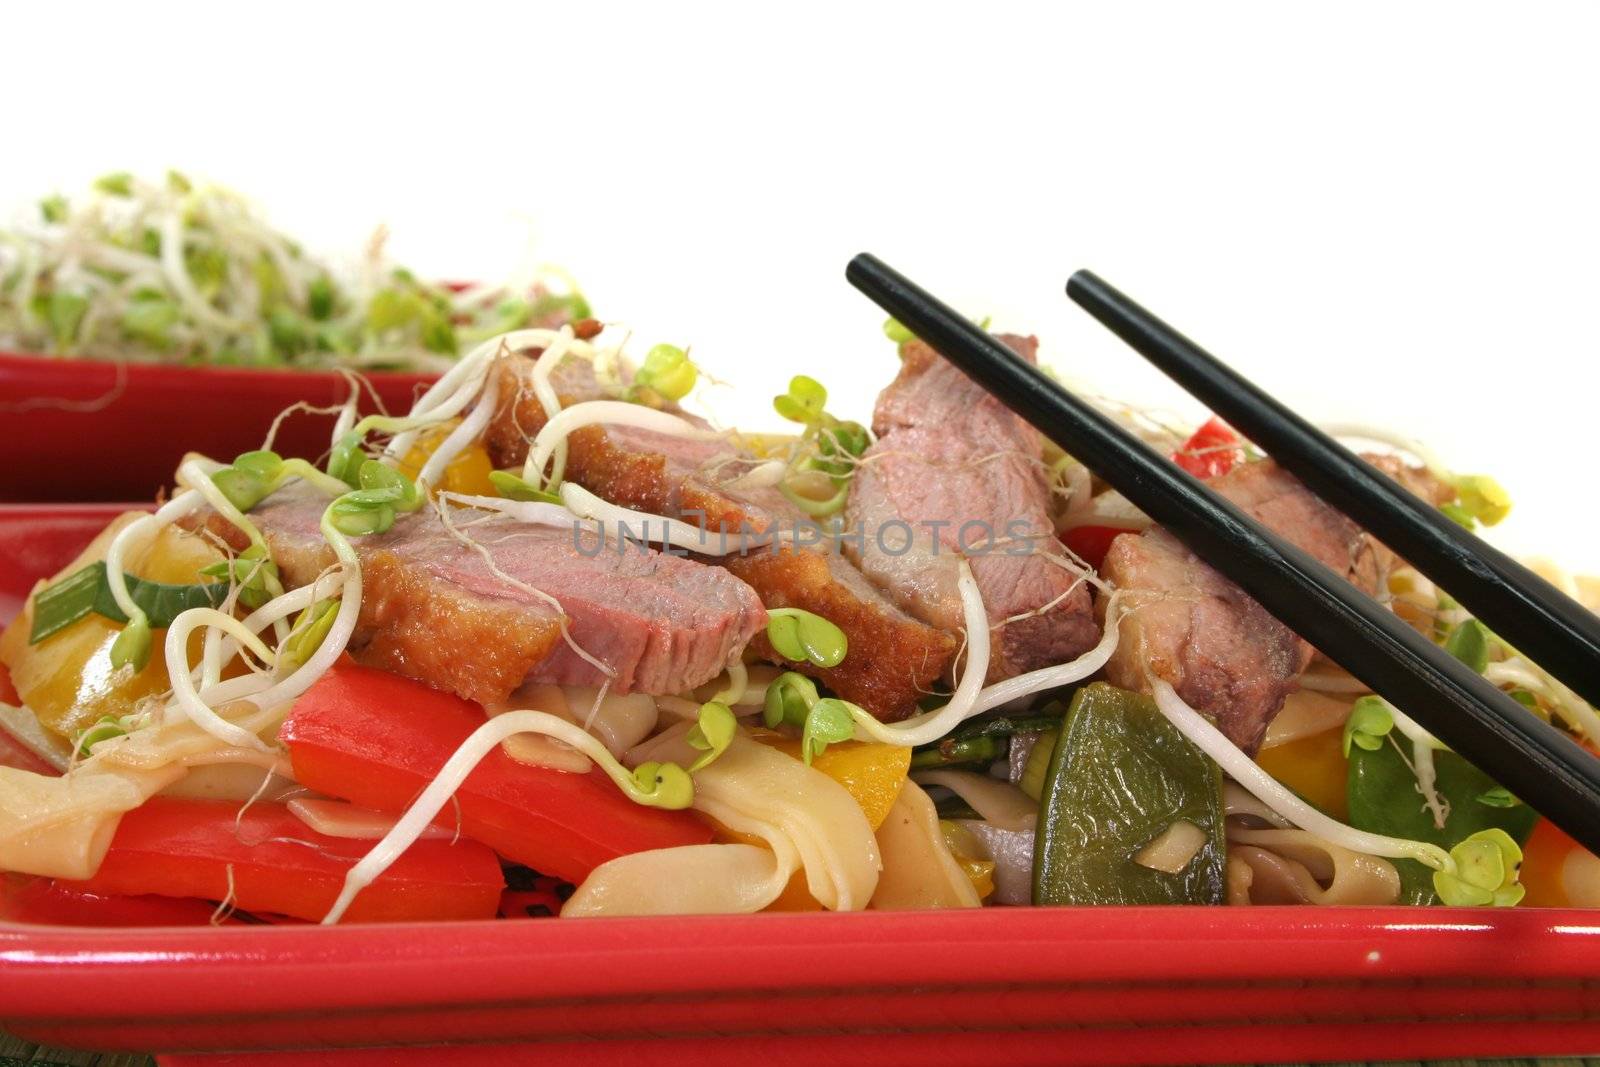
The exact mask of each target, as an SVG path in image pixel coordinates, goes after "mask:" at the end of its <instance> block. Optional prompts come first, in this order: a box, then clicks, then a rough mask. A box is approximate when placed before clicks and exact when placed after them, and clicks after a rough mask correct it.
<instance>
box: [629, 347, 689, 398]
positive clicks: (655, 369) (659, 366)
mask: <svg viewBox="0 0 1600 1067" xmlns="http://www.w3.org/2000/svg"><path fill="white" fill-rule="evenodd" d="M699 375H700V371H699V370H698V368H696V367H695V365H694V364H693V363H691V362H690V361H689V354H688V353H687V352H685V351H684V350H683V349H681V348H679V347H678V346H677V345H656V346H655V347H654V348H652V349H650V351H649V352H648V353H647V354H646V355H645V357H644V364H643V365H642V366H641V367H640V368H639V373H638V374H637V375H635V376H634V379H633V381H634V384H635V385H637V386H640V387H641V388H645V389H649V390H652V391H653V392H655V393H657V394H658V395H660V396H662V397H665V398H666V399H667V400H672V401H678V400H682V399H683V398H684V397H686V396H688V395H689V390H691V389H693V388H694V383H695V380H696V379H697V378H698V377H699Z"/></svg>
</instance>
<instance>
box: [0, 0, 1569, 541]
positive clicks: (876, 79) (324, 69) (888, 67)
mask: <svg viewBox="0 0 1600 1067" xmlns="http://www.w3.org/2000/svg"><path fill="white" fill-rule="evenodd" d="M1597 31H1600V8H1596V7H1595V6H1593V5H1576V4H1532V3H1514V4H1513V3H1507V4H1503V5H1498V6H1481V5H1474V4H1463V3H1448V4H1422V3H1418V4H1391V3H1382V4H1365V3H1351V2H1341V3H1336V4H1320V5H1308V4H1281V3H1264V4H1188V3H1185V4H1109V3H1094V4H1084V5H1052V6H1046V5H1038V6H1037V7H1034V6H1033V5H1027V6H1023V5H1015V6H1013V5H1007V4H996V3H982V4H980V3H976V2H968V3H964V4H960V5H954V6H948V7H946V6H939V5H931V4H915V5H888V4H884V5H877V4H871V3H867V2H865V0H858V2H856V3H853V4H845V5H838V4H826V3H818V2H808V3H805V4H795V5H786V6H784V7H781V8H780V7H776V6H772V5H761V4H748V5H728V6H705V7H695V6H694V5H689V4H683V3H676V4H652V5H639V6H619V5H613V4H598V3H583V2H579V0H570V2H568V3H566V4H563V5H561V6H559V7H556V6H549V7H536V6H532V5H528V6H519V7H516V8H499V7H488V6H479V5H476V4H470V3H460V2H454V3H432V4H427V5H424V6H421V7H420V8H418V9H417V10H416V11H414V12H411V13H406V12H402V11H399V10H395V9H393V8H392V7H391V6H389V5H385V6H381V7H380V6H376V5H374V6H370V7H355V6H350V5H343V4H337V3H332V2H323V3H319V4H305V5H301V4H291V3H274V4H271V5H259V4H258V5H249V6H239V7H232V6H224V5H209V4H207V5H196V6H192V7H176V6H173V7H169V6H164V5H159V4H147V3H140V4H118V5H115V6H110V7H104V8H101V7H89V6H86V5H82V4H77V3H54V4H48V5H46V4H31V5H27V6H26V7H22V8H15V7H13V8H9V9H8V10H7V11H6V12H5V13H4V14H0V44H3V53H4V61H3V65H0V84H3V85H4V97H3V99H4V101H5V104H4V112H3V114H4V116H5V136H4V138H3V140H0V144H3V145H4V147H3V148H0V213H9V212H11V211H12V210H19V211H20V210H31V208H32V204H33V202H34V201H35V200H36V199H37V197H38V196H39V195H41V194H43V193H45V192H49V191H52V190H56V189H61V190H64V191H69V192H70V191H71V190H74V189H78V188H81V187H82V186H83V185H85V184H86V183H87V182H88V181H90V180H91V179H92V178H93V177H94V176H95V175H96V174H98V173H101V172H103V171H107V170H113V169H130V170H135V171H139V172H142V173H145V174H150V175H159V174H160V173H161V172H162V171H163V170H164V169H165V168H167V167H169V166H176V167H179V168H182V169H184V170H186V171H189V172H191V173H192V174H194V175H197V176H204V177H209V178H214V179H217V180H220V181H223V182H224V183H226V184H230V185H233V186H234V187H236V188H238V189H240V190H241V191H243V192H246V193H248V194H250V195H251V196H253V197H254V198H255V199H256V200H257V201H258V202H259V203H260V204H261V205H262V206H263V208H264V209H265V210H266V211H267V213H268V214H269V215H270V217H271V218H272V219H273V220H274V221H275V222H276V223H278V224H279V225H280V226H281V227H282V228H284V229H286V230H288V231H289V232H291V233H293V234H297V235H300V236H302V237H303V238H304V240H305V241H306V243H307V244H308V245H309V246H310V247H312V248H313V249H314V250H317V251H321V252H324V253H327V254H345V255H349V254H351V253H353V251H354V250H355V249H357V248H358V247H359V246H360V244H361V242H362V241H364V240H365V238H366V237H367V235H368V234H369V233H370V232H371V230H372V228H373V226H374V225H375V224H376V223H378V222H380V221H381V222H384V223H387V224H388V225H389V227H390V228H391V230H392V232H393V240H392V244H391V247H392V250H393V252H394V254H395V257H396V258H397V259H398V260H400V261H402V262H405V263H406V264H408V265H410V266H412V267H413V268H415V269H417V270H418V271H419V272H422V273H424V274H431V275H434V276H438V277H453V278H499V277H501V276H504V275H506V274H508V273H509V272H511V271H513V270H515V269H517V268H519V267H526V266H528V265H530V264H532V263H536V262H538V261H541V260H552V261H556V262H559V263H562V264H564V265H566V266H568V267H570V268H571V269H572V270H573V271H574V272H575V273H576V274H577V276H578V277H579V279H580V280H581V281H582V283H583V284H584V287H585V289H586V290H587V291H588V293H589V295H590V296H591V299H592V300H593V302H594V304H595V306H596V309H597V311H598V312H599V313H600V314H601V315H602V316H603V317H607V318H613V319H622V320H625V321H627V322H628V323H630V324H631V325H632V326H633V327H634V328H635V330H636V336H637V337H638V338H639V339H640V340H641V341H643V342H646V343H649V342H654V341H657V340H673V341H677V342H679V343H692V345H693V348H694V353H695V356H696V358H697V360H698V361H699V362H701V363H702V364H703V365H704V366H706V367H707V368H708V369H709V370H711V371H712V372H713V373H714V374H716V375H717V376H719V377H721V378H723V379H727V380H730V381H734V382H737V383H738V384H739V386H740V394H741V395H740V397H739V398H733V397H732V396H731V394H726V393H724V394H722V395H719V396H713V397H712V398H711V401H712V406H713V408H714V409H715V410H716V411H717V413H718V414H720V415H722V416H723V417H724V418H732V417H734V416H738V415H741V414H743V413H744V412H746V411H748V412H752V413H753V415H751V416H749V417H748V418H749V421H771V420H773V418H774V417H773V416H771V413H770V410H767V409H766V398H767V397H770V396H771V395H772V394H773V393H774V392H776V391H779V390H780V389H781V388H782V386H783V384H784V383H785V382H786V381H787V378H788V376H789V375H790V374H792V373H795V372H799V371H804V372H806V373H809V374H812V375H813V376H815V377H818V378H820V379H822V380H823V381H824V382H825V383H826V384H827V385H828V386H829V387H830V389H831V390H832V391H833V394H834V399H833V401H832V402H831V404H830V407H831V408H832V409H834V410H835V411H837V412H839V413H841V414H849V415H854V416H856V417H858V418H862V419H863V420H864V419H866V418H867V417H868V415H869V413H870V410H871V398H872V396H873V394H874V393H875V391H876V390H877V389H878V388H879V387H880V386H881V385H882V384H883V383H884V382H885V381H886V380H887V379H888V378H889V377H890V376H891V375H892V373H893V370H894V363H893V350H892V347H891V346H890V345H889V343H888V342H887V341H885V340H884V339H883V337H882V335H881V334H880V333H879V324H880V322H881V320H882V318H883V316H882V315H881V314H880V313H879V312H878V311H877V310H876V309H875V308H873V307H871V306H870V305H868V304H867V302H866V301H865V300H864V299H863V298H861V297H860V296H858V295H857V294H856V293H855V292H854V291H853V290H852V289H850V288H849V287H848V286H846V284H845V283H844V281H843V274H842V272H843V267H844V263H845V261H846V260H847V259H848V258H849V256H850V255H851V254H852V253H854V252H856V251H859V250H863V249H871V250H873V251H876V252H878V253H879V254H880V255H882V256H883V257H884V258H885V259H887V260H889V261H890V262H891V263H893V264H895V265H896V266H898V267H900V268H901V269H903V270H905V271H906V272H908V273H910V274H912V275H913V276H914V277H916V278H917V279H919V280H921V281H922V282H923V283H924V284H926V285H928V286H929V287H930V288H932V289H934V290H935V291H936V292H938V293H940V294H941V295H943V296H945V297H946V298H947V299H950V300H952V301H954V302H956V303H958V304H959V305H960V306H961V307H963V308H964V309H965V310H967V311H969V312H970V313H973V314H975V315H979V314H984V313H993V314H994V315H995V316H996V323H997V325H1000V326H1007V327H1012V328H1016V329H1021V330H1030V331H1034V332H1037V333H1038V334H1040V335H1041V337H1042V338H1043V340H1044V344H1045V353H1046V358H1047V359H1048V360H1049V361H1050V362H1052V363H1053V364H1054V365H1055V366H1057V367H1058V368H1059V369H1060V370H1061V371H1062V372H1064V373H1065V374H1068V375H1070V376H1072V377H1074V378H1076V379H1080V380H1088V381H1092V382H1095V383H1097V384H1098V385H1099V386H1100V388H1101V389H1102V390H1103V391H1104V392H1106V393H1110V394H1113V395H1117V396H1121V397H1125V398H1129V399H1138V400H1150V401H1154V402H1157V403H1160V404H1164V405H1168V406H1172V407H1176V408H1179V409H1182V408H1184V407H1185V405H1184V404H1183V402H1182V400H1181V397H1180V395H1179V394H1177V393H1176V392H1175V391H1174V390H1173V389H1172V388H1171V387H1170V386H1168V385H1167V384H1166V383H1165V382H1164V381H1163V380H1162V379H1160V378H1159V377H1158V376H1157V375H1156V374H1155V373H1154V372H1151V371H1149V370H1147V369H1146V368H1145V367H1143V366H1142V365H1141V361H1140V360H1139V358H1138V357H1137V356H1136V355H1134V354H1133V353H1132V352H1131V351H1130V350H1127V349H1125V348H1123V347H1122V346H1121V345H1120V343H1118V342H1116V341H1115V340H1114V339H1113V338H1111V337H1110V335H1109V334H1106V333H1105V332H1103V331H1102V330H1101V328H1100V327H1099V326H1097V325H1096V324H1094V323H1093V322H1092V320H1090V319H1088V318H1087V316H1085V315H1083V314H1082V313H1081V312H1078V311H1077V310H1075V309H1074V308H1073V307H1072V306H1071V305H1069V304H1068V303H1067V302H1066V301H1065V299H1064V298H1063V296H1062V295H1061V287H1062V283H1063V282H1064V280H1065V278H1066V276H1067V275H1068V274H1069V273H1070V272H1071V271H1072V270H1073V269H1075V268H1077V267H1081V266H1090V267H1093V268H1094V269H1095V270H1097V271H1099V272H1100V273H1101V274H1102V275H1103V276H1104V277H1106V278H1107V279H1109V280H1111V281H1112V282H1113V283H1115V284H1118V285H1120V286H1121V287H1122V288H1124V289H1126V290H1128V291H1129V292H1130V293H1131V294H1133V295H1134V296H1135V297H1136V298H1138V299H1140V300H1142V301H1143V302H1144V303H1146V304H1147V305H1149V306H1151V307H1152V308H1153V309H1155V310H1156V311H1158V312H1159V313H1161V314H1163V315H1164V316H1165V317H1167V318H1168V319H1169V320H1170V321H1172V322H1173V323H1174V324H1176V325H1178V326H1179V327H1180V328H1181V329H1184V330H1185V331H1187V332H1188V333H1189V334H1190V335H1191V336H1193V337H1194V338H1196V339H1197V340H1199V341H1200V342H1201V343H1202V344H1205V345H1207V346H1208V347H1210V348H1211V349H1212V350H1213V351H1215V352H1217V353H1218V354H1220V355H1222V356H1223V357H1224V358H1226V359H1229V360H1230V361H1232V362H1233V363H1234V364H1235V365H1236V366H1238V367H1239V368H1240V369H1242V370H1243V371H1245V372H1246V373H1247V374H1249V375H1251V376H1254V377H1256V378H1257V380H1258V381H1260V382H1261V383H1262V384H1263V385H1265V386H1267V387H1268V388H1270V389H1272V390H1275V391H1277V392H1278V393H1279V394H1280V395H1281V396H1282V397H1283V398H1284V399H1286V400H1288V401H1289V402H1290V403H1291V404H1293V405H1296V406H1298V407H1299V408H1300V409H1301V410H1303V411H1304V412H1305V413H1307V414H1309V415H1312V416H1313V417H1318V418H1325V419H1334V418H1340V419H1343V418H1353V417H1359V418H1362V419H1366V420H1369V421H1376V422H1383V423H1388V424H1392V425H1394V426H1396V427H1402V428H1405V429H1407V430H1409V431H1410V432H1412V433H1414V434H1416V435H1420V436H1423V437H1425V438H1426V439H1428V440H1430V441H1431V442H1432V443H1434V444H1435V445H1436V446H1437V447H1439V448H1440V449H1442V450H1443V451H1444V452H1445V453H1446V455H1447V457H1448V458H1450V459H1451V460H1452V462H1453V463H1454V465H1456V466H1457V467H1459V468H1460V469H1468V470H1471V469H1482V470H1487V471H1490V472H1492V473H1494V474H1496V475H1498V476H1499V477H1500V478H1501V480H1502V481H1503V482H1504V483H1505V484H1506V485H1507V486H1508V487H1509V488H1510V489H1511V490H1512V492H1513V495H1514V497H1515V498H1516V501H1517V513H1516V514H1515V515H1514V517H1513V519H1512V520H1511V521H1510V522H1508V523H1507V524H1506V525H1505V526H1504V527H1502V533H1501V537H1502V539H1503V540H1504V541H1506V542H1507V543H1508V544H1509V545H1510V546H1511V547H1513V548H1514V549H1517V550H1519V551H1524V552H1529V551H1535V552H1538V551H1542V552H1544V553H1547V554H1551V555H1556V556H1559V557H1561V558H1563V559H1564V560H1565V561H1567V562H1570V563H1574V564H1577V565H1579V566H1582V567H1585V568H1588V569H1590V570H1600V539H1597V538H1596V536H1595V533H1596V531H1595V526H1596V523H1595V520H1596V519H1597V518H1600V508H1597V506H1596V494H1597V488H1596V485H1595V479H1594V475H1593V455H1594V451H1595V447H1596V446H1595V442H1594V437H1595V432H1594V427H1593V421H1592V420H1593V414H1594V411H1595V399H1594V392H1595V385H1596V382H1597V379H1600V375H1597V373H1596V370H1595V356H1596V347H1597V346H1596V341H1595V330H1594V309H1595V305H1596V302H1597V296H1600V257H1597V249H1600V208H1597V206H1596V204H1597V201H1596V194H1597V190H1600V163H1597V156H1596V145H1595V140H1596V138H1595V134H1596V128H1597V123H1596V108H1597V105H1600V63H1597V62H1596V55H1595V46H1596V42H1597V40H1600V36H1597Z"/></svg>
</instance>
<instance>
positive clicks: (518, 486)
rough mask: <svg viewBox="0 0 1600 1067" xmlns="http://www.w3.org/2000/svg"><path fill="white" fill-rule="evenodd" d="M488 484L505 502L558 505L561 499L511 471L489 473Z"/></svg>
mask: <svg viewBox="0 0 1600 1067" xmlns="http://www.w3.org/2000/svg"><path fill="white" fill-rule="evenodd" d="M489 484H490V485H492V486H494V488H495V491H496V492H497V493H499V494H500V495H501V496H503V497H505V498H506V499H507V500H529V501H537V502H539V503H544V504H559V503H561V498H560V497H559V496H557V495H556V494H555V493H549V492H546V491H545V490H543V489H537V488H535V487H534V486H533V485H532V484H530V483H529V482H527V481H526V480H525V479H523V477H522V476H521V475H520V474H516V473H515V472H513V471H490V472H489Z"/></svg>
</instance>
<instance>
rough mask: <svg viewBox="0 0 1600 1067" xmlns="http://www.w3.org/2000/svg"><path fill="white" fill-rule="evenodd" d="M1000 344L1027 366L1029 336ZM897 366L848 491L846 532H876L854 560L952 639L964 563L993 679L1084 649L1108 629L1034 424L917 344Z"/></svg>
mask: <svg viewBox="0 0 1600 1067" xmlns="http://www.w3.org/2000/svg"><path fill="white" fill-rule="evenodd" d="M1001 340H1003V341H1005V342H1006V344H1008V345H1009V346H1010V347H1011V348H1012V349H1013V350H1015V351H1016V352H1017V353H1019V354H1020V355H1021V356H1023V358H1025V359H1027V360H1028V361H1029V362H1032V361H1033V358H1034V350H1035V349H1036V348H1037V347H1038V345H1037V342H1036V341H1035V340H1034V339H1033V338H1031V337H1016V336H1012V335H1002V337H1001ZM900 360H901V362H900V373H899V374H898V376H896V378H895V380H894V381H893V382H892V383H890V385H889V386H888V388H886V389H884V391H883V392H882V394H881V395H880V396H879V397H878V403H877V408H876V411H875V412H874V414H873V420H872V428H873V431H874V432H875V433H876V434H877V436H878V440H877V441H876V442H875V443H874V444H873V445H872V447H871V448H869V449H868V450H867V452H866V454H865V456H863V458H862V463H861V466H860V467H859V468H858V470H857V472H856V476H855V479H854V480H853V481H852V483H851V486H850V503H849V507H848V509H847V511H846V514H845V522H846V526H847V527H849V528H851V529H857V528H859V529H862V530H865V531H866V532H867V534H868V536H866V537H865V538H863V539H861V540H860V541H859V542H854V543H851V544H850V545H849V546H848V549H847V550H848V551H849V552H850V557H851V560H852V561H853V562H855V563H856V564H857V565H859V566H860V567H861V570H862V572H863V573H864V574H866V576H867V577H868V578H869V579H871V580H872V582H873V583H874V584H875V585H877V586H878V587H879V588H880V589H882V590H884V592H885V593H887V594H888V595H889V597H890V598H891V599H892V600H894V601H895V603H897V604H899V605H900V606H901V607H902V608H904V609H905V610H906V611H908V612H910V613H911V614H912V615H914V616H916V617H917V618H919V619H921V620H922V621H923V622H926V623H928V624H929V625H932V626H937V627H939V628H940V629H942V630H945V631H947V632H952V633H954V632H958V631H959V630H960V629H961V628H962V626H963V616H962V608H961V598H960V595H959V593H958V592H957V588H956V578H957V567H958V564H959V562H960V560H961V559H962V558H963V557H965V558H966V559H967V562H968V564H969V565H970V567H971V568H972V574H973V578H974V579H975V580H976V581H977V583H978V589H979V592H981V593H982V595H983V602H984V607H985V609H986V610H987V612H988V615H989V622H990V626H991V627H992V628H993V642H992V644H991V646H990V647H991V652H990V656H989V667H988V680H989V681H990V682H996V681H1000V680H1002V679H1005V678H1010V677H1012V676H1014V675H1018V674H1022V673H1024V672H1026V671H1030V670H1035V669H1037V668H1040V667H1046V666H1051V665H1053V664H1057V663H1062V662H1065V661H1067V660H1071V659H1074V658H1076V657H1077V656H1079V655H1081V654H1082V653H1083V652H1085V651H1086V650H1088V649H1089V648H1091V647H1092V646H1093V645H1094V644H1095V643H1096V642H1097V641H1098V640H1099V638H1100V626H1099V624H1098V623H1097V622H1096V621H1095V618H1094V612H1093V607H1092V605H1091V602H1090V596H1089V586H1088V583H1087V582H1086V581H1085V580H1084V577H1083V575H1082V573H1081V571H1080V570H1079V568H1078V567H1077V566H1076V565H1075V564H1073V563H1071V562H1070V560H1069V557H1068V556H1067V555H1066V553H1064V552H1062V551H1060V546H1059V544H1058V543H1057V542H1056V538H1055V529H1054V527H1053V525H1052V523H1051V521H1050V487H1049V484H1048V482H1047V481H1046V479H1045V477H1044V471H1043V468H1042V465H1041V463H1040V454H1041V442H1040V439H1039V434H1038V431H1036V430H1035V429H1034V428H1033V427H1032V426H1030V425H1028V423H1026V422H1025V421H1023V419H1021V418H1020V417H1019V416H1017V415H1016V414H1015V413H1013V412H1012V411H1010V410H1009V409H1008V408H1006V406H1005V405H1004V404H1002V403H1001V402H1000V401H999V400H997V399H996V398H995V397H993V396H992V395H990V394H989V393H988V392H987V391H985V390H984V389H983V388H982V387H981V386H979V385H978V384H977V383H976V382H974V381H972V379H970V378H968V377H967V376H966V375H965V374H963V373H962V372H961V371H960V370H959V369H957V368H956V367H955V365H954V364H952V363H950V362H949V361H948V360H946V359H944V358H943V357H942V356H940V355H939V354H938V353H937V352H935V351H934V350H933V349H931V348H929V347H928V346H927V345H925V344H923V343H922V342H921V341H912V342H910V343H908V344H906V345H904V346H903V347H902V349H901V353H900ZM874 531H885V536H884V537H883V538H881V539H880V538H878V537H875V536H873V532H874ZM901 531H904V533H903V534H902V533H901ZM902 546H904V547H905V549H906V550H904V551H899V549H900V548H901V547H902Z"/></svg>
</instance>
